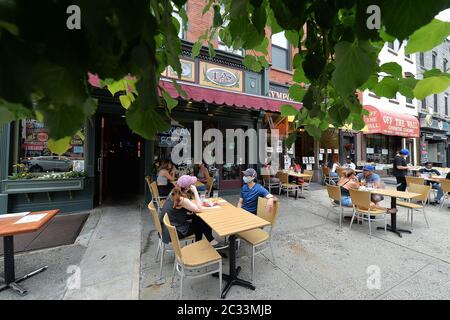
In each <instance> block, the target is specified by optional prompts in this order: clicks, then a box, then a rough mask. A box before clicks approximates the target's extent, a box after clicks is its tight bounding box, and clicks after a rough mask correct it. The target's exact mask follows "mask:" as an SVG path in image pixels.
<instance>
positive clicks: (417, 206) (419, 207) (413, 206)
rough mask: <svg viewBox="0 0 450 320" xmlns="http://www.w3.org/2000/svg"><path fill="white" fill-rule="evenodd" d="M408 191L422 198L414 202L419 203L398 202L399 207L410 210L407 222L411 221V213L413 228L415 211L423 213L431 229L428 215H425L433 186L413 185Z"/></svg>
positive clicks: (417, 198)
mask: <svg viewBox="0 0 450 320" xmlns="http://www.w3.org/2000/svg"><path fill="white" fill-rule="evenodd" d="M408 191H409V192H413V193H420V196H417V197H416V198H414V200H416V201H417V203H414V202H405V201H397V206H399V207H404V208H407V209H408V216H407V221H409V214H410V213H411V226H412V225H413V221H414V211H422V213H423V217H424V218H425V222H426V224H427V227H428V228H429V227H430V225H429V223H428V219H427V215H426V213H425V205H426V203H427V201H428V197H429V196H430V191H431V186H426V185H420V184H414V183H412V184H410V185H409V186H408Z"/></svg>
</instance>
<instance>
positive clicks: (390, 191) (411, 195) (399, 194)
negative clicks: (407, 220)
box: [370, 189, 420, 199]
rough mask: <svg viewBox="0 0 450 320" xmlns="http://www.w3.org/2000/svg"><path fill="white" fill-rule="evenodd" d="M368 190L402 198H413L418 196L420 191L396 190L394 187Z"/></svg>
mask: <svg viewBox="0 0 450 320" xmlns="http://www.w3.org/2000/svg"><path fill="white" fill-rule="evenodd" d="M370 192H371V193H373V194H378V195H381V196H387V197H393V198H403V199H413V198H415V197H418V196H420V193H414V192H406V191H398V190H396V189H374V190H371V191H370Z"/></svg>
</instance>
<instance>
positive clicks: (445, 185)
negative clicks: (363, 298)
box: [441, 179, 450, 208]
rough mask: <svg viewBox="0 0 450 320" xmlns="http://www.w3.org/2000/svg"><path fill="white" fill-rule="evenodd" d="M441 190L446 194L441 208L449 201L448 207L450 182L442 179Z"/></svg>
mask: <svg viewBox="0 0 450 320" xmlns="http://www.w3.org/2000/svg"><path fill="white" fill-rule="evenodd" d="M441 188H442V191H443V192H444V198H443V199H442V203H441V208H442V207H443V206H444V203H445V200H447V205H450V180H447V179H442V180H441Z"/></svg>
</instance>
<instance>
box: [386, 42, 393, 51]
mask: <svg viewBox="0 0 450 320" xmlns="http://www.w3.org/2000/svg"><path fill="white" fill-rule="evenodd" d="M387 46H388V48H389V49H391V50H395V44H394V42H388V43H387Z"/></svg>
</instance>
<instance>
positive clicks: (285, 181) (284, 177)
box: [277, 171, 300, 198]
mask: <svg viewBox="0 0 450 320" xmlns="http://www.w3.org/2000/svg"><path fill="white" fill-rule="evenodd" d="M277 177H278V178H279V179H280V183H281V190H284V191H286V196H287V197H288V198H289V192H295V193H296V194H297V193H298V192H299V191H300V186H299V185H298V184H295V183H289V174H287V173H286V172H283V171H279V172H278V173H277Z"/></svg>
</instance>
